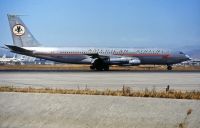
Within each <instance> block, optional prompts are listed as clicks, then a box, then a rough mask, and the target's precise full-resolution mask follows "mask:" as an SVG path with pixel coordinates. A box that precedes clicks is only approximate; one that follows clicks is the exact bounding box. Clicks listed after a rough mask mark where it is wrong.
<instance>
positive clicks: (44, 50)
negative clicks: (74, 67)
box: [20, 47, 188, 65]
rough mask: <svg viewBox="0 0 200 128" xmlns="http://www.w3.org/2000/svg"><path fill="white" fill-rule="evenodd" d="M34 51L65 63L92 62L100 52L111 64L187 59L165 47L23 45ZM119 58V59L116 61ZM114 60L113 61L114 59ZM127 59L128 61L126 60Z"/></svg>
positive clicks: (165, 62)
mask: <svg viewBox="0 0 200 128" xmlns="http://www.w3.org/2000/svg"><path fill="white" fill-rule="evenodd" d="M23 48H24V49H26V50H30V51H32V52H31V53H28V54H27V55H29V56H33V57H39V58H43V59H48V60H52V61H57V62H63V63H73V64H91V63H92V61H93V58H92V57H91V56H90V55H93V54H98V55H100V56H106V57H109V60H108V61H107V63H108V64H109V65H131V64H128V60H129V59H131V58H133V59H134V58H138V59H139V61H140V64H157V65H172V64H176V63H180V62H182V61H186V60H187V59H188V58H187V57H186V56H185V54H183V53H182V52H173V51H169V50H164V49H131V48H78V47H75V48H73V47H66V48H59V47H57V48H56V47H23ZM20 54H24V53H20ZM116 59H118V60H119V61H115V60H116ZM112 60H113V61H112ZM126 60H127V62H126Z"/></svg>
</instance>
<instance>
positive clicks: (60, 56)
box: [6, 15, 189, 71]
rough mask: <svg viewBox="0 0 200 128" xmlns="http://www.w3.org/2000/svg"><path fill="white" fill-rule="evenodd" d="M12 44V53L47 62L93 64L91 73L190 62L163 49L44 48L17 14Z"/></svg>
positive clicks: (13, 19) (12, 24) (11, 20)
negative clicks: (116, 66) (116, 68)
mask: <svg viewBox="0 0 200 128" xmlns="http://www.w3.org/2000/svg"><path fill="white" fill-rule="evenodd" d="M8 21H9V24H10V30H11V33H12V38H13V44H14V45H6V46H7V47H8V48H9V49H10V50H11V52H14V53H18V54H22V55H27V56H31V57H37V58H42V59H46V60H51V61H56V62H62V63H71V64H90V65H91V66H90V68H91V69H92V70H105V71H107V70H109V66H110V65H120V66H137V65H146V64H148V65H151V64H152V65H167V69H168V70H171V69H172V65H173V64H176V63H180V62H183V61H187V60H189V56H187V55H185V54H184V53H183V52H177V51H169V50H163V49H134V48H92V47H91V48H80V47H79V48H78V47H76V48H73V47H63V48H58V47H42V46H41V45H40V44H39V43H38V41H37V40H36V39H35V38H34V36H33V35H32V34H31V32H30V31H29V30H28V28H27V27H26V25H25V24H24V23H23V22H22V20H21V19H20V17H19V16H17V15H8Z"/></svg>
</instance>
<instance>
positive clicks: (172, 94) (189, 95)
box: [0, 86, 200, 100]
mask: <svg viewBox="0 0 200 128" xmlns="http://www.w3.org/2000/svg"><path fill="white" fill-rule="evenodd" d="M0 92H23V93H51V94H80V95H106V96H128V97H153V98H171V99H196V100H200V91H176V90H172V89H171V90H169V91H168V92H166V91H162V90H161V91H156V90H155V89H152V90H149V89H145V90H143V91H137V90H132V89H131V88H130V87H126V86H123V87H122V89H121V90H110V89H105V90H91V89H89V88H85V89H79V88H78V89H57V88H56V89H53V88H33V87H13V86H0Z"/></svg>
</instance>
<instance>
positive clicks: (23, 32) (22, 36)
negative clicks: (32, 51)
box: [8, 14, 40, 47]
mask: <svg viewBox="0 0 200 128" xmlns="http://www.w3.org/2000/svg"><path fill="white" fill-rule="evenodd" d="M8 21H9V24H10V30H11V33H12V38H13V44H14V45H15V46H19V47H38V46H40V44H39V43H38V41H37V40H36V39H35V37H34V36H33V35H32V34H31V32H30V31H29V30H28V28H27V27H26V25H25V24H24V23H23V22H22V20H21V19H20V17H19V16H17V15H9V14H8Z"/></svg>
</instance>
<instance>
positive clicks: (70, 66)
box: [0, 64, 200, 71]
mask: <svg viewBox="0 0 200 128" xmlns="http://www.w3.org/2000/svg"><path fill="white" fill-rule="evenodd" d="M89 67H90V65H78V64H55V65H1V66H0V70H5V71H6V70H17V71H18V70H19V71H23V70H41V71H43V70H49V71H51V70H56V71H63V70H90V68H89ZM110 69H111V70H114V71H118V70H120V71H121V70H123V71H127V70H128V71H165V70H166V66H160V65H156V66H152V65H140V66H125V67H124V66H111V67H110ZM173 70H175V71H200V66H173Z"/></svg>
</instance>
